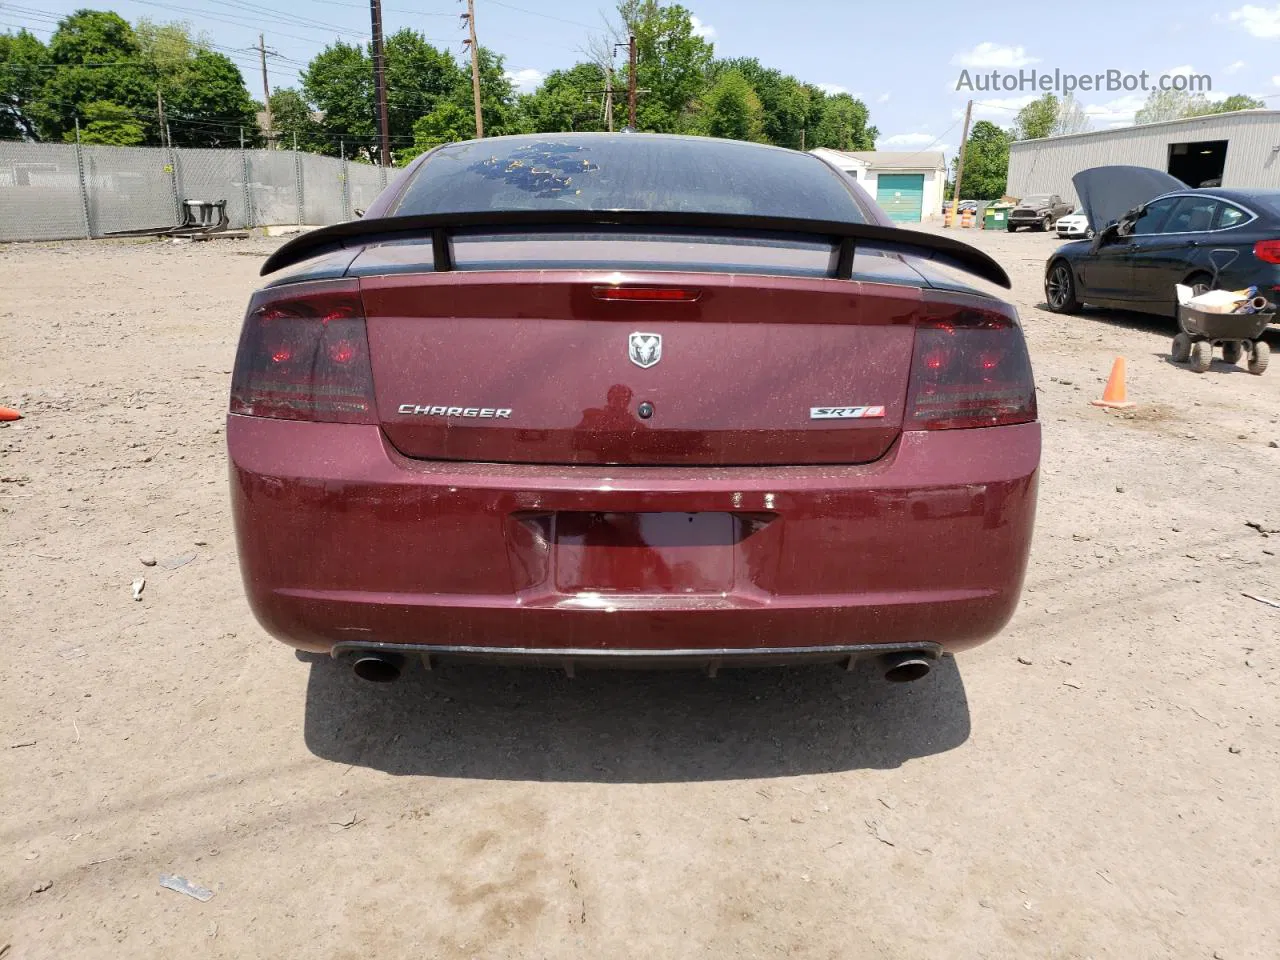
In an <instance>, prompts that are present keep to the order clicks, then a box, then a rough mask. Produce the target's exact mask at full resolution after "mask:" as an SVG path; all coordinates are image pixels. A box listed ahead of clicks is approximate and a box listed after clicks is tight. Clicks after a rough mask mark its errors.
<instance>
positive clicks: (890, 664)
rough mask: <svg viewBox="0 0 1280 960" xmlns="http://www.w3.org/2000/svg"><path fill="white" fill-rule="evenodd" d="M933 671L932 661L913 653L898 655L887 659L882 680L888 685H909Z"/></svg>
mask: <svg viewBox="0 0 1280 960" xmlns="http://www.w3.org/2000/svg"><path fill="white" fill-rule="evenodd" d="M932 669H933V661H932V660H930V659H929V658H928V657H922V656H920V655H919V654H915V653H906V654H898V655H896V656H892V657H887V658H886V662H885V669H884V678H885V679H886V680H888V681H889V682H890V683H911V682H912V681H913V680H921V679H923V678H924V677H927V676H928V675H929V671H931V670H932Z"/></svg>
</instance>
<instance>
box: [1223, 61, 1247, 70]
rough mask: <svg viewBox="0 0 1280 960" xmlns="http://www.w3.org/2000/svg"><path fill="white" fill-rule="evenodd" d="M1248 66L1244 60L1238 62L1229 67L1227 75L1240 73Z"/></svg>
mask: <svg viewBox="0 0 1280 960" xmlns="http://www.w3.org/2000/svg"><path fill="white" fill-rule="evenodd" d="M1245 66H1246V64H1245V62H1244V61H1243V60H1237V61H1236V62H1235V63H1233V64H1230V65H1229V66H1228V67H1227V73H1239V72H1240V71H1241V70H1243V69H1244V68H1245Z"/></svg>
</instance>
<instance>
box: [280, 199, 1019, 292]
mask: <svg viewBox="0 0 1280 960" xmlns="http://www.w3.org/2000/svg"><path fill="white" fill-rule="evenodd" d="M584 227H623V228H636V229H655V228H665V229H671V228H675V229H679V230H706V231H719V232H731V233H735V234H743V235H748V234H749V235H755V236H762V235H764V236H778V235H789V236H790V237H795V236H797V235H798V236H802V237H804V238H806V239H822V240H828V241H830V242H832V243H833V244H835V246H836V251H835V255H834V256H833V257H832V265H831V275H832V277H834V278H836V279H840V280H848V279H849V278H850V277H852V275H853V254H854V250H855V249H856V248H857V247H859V246H865V247H867V248H869V249H874V250H879V251H883V252H885V253H897V254H903V255H906V256H909V257H918V258H920V259H923V260H933V261H936V262H937V263H941V264H945V265H946V266H949V267H954V268H955V269H957V270H962V271H964V272H965V273H970V274H973V275H974V276H977V277H981V278H982V279H983V280H989V281H991V282H992V283H995V284H998V285H1000V286H1002V287H1006V288H1007V287H1009V286H1010V283H1009V275H1008V274H1007V273H1005V271H1004V268H1003V267H1001V266H1000V264H998V263H996V261H995V260H993V259H991V257H989V256H987V255H986V254H985V253H983V252H982V251H981V250H977V249H975V248H974V247H971V246H969V245H968V244H967V243H961V242H960V241H959V240H952V239H951V238H950V237H940V236H938V235H936V234H932V233H923V232H920V231H918V230H904V229H901V228H898V227H882V226H880V225H879V224H874V223H843V222H840V221H836V220H805V219H794V218H790V217H757V216H752V215H750V214H740V213H670V212H666V211H649V210H509V211H483V212H480V213H440V214H425V215H417V216H407V217H384V218H381V219H376V220H351V221H348V222H347V223H337V224H334V225H333V226H330V227H321V228H320V229H319V230H312V231H311V232H309V233H304V234H302V235H301V236H298V237H295V238H294V239H292V240H290V241H289V242H288V243H286V244H285V245H284V246H282V247H281V248H280V249H279V250H277V251H275V253H273V254H271V256H269V257H267V260H266V262H265V263H264V264H263V265H262V275H263V276H266V275H267V274H268V273H273V272H274V271H276V270H280V269H281V268H283V267H288V266H292V265H293V264H295V263H301V262H302V261H303V260H308V259H310V258H311V257H316V256H320V255H321V254H325V253H332V252H334V251H336V250H342V249H344V248H348V247H362V246H367V245H369V244H375V243H387V242H391V241H397V240H411V239H415V238H421V239H426V238H428V237H430V239H431V250H432V256H433V259H434V262H435V269H436V271H437V272H443V271H447V270H452V269H453V268H454V263H453V250H452V247H451V246H450V242H449V241H450V239H451V238H452V236H453V235H454V234H455V233H456V232H458V231H460V230H503V231H512V230H515V231H529V232H535V231H545V230H547V229H548V228H550V229H555V230H564V229H572V228H579V229H580V228H584Z"/></svg>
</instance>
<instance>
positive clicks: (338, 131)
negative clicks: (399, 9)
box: [302, 40, 378, 157]
mask: <svg viewBox="0 0 1280 960" xmlns="http://www.w3.org/2000/svg"><path fill="white" fill-rule="evenodd" d="M302 92H303V93H304V94H305V95H306V98H307V100H308V101H309V102H310V103H312V104H314V105H315V107H316V109H317V110H319V111H320V112H321V113H322V114H323V115H324V120H323V124H324V129H325V132H326V133H327V134H328V135H329V137H330V138H331V140H332V142H331V144H329V145H327V146H326V148H325V151H324V152H325V153H331V154H336V153H337V152H338V142H339V141H340V140H345V141H346V142H347V143H348V144H350V145H351V147H352V150H353V152H354V151H356V150H362V151H364V152H365V153H366V154H367V155H368V156H370V157H373V156H376V155H377V152H378V131H377V127H376V126H375V124H374V96H373V67H372V65H371V63H370V61H369V58H368V57H366V56H365V52H364V50H363V49H361V48H360V47H359V46H356V45H353V44H349V43H344V42H343V41H341V40H338V41H335V42H334V43H332V44H330V45H329V46H327V47H325V48H324V49H323V50H321V51H320V52H319V53H317V54H316V55H315V56H314V57H312V58H311V62H310V63H308V64H307V67H306V69H305V70H303V71H302Z"/></svg>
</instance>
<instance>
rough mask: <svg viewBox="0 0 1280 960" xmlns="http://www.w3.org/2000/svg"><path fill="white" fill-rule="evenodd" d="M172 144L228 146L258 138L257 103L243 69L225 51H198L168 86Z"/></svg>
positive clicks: (250, 143) (165, 95) (167, 94)
mask: <svg viewBox="0 0 1280 960" xmlns="http://www.w3.org/2000/svg"><path fill="white" fill-rule="evenodd" d="M162 89H163V92H164V98H165V117H166V119H167V120H168V121H169V129H170V131H171V132H172V135H173V142H174V144H175V145H177V146H184V147H219V146H222V147H229V146H232V145H233V144H238V143H239V140H240V131H241V130H243V131H244V137H245V143H246V144H247V145H257V143H258V142H259V139H260V138H259V133H258V117H257V113H258V111H257V106H256V104H255V103H254V102H253V99H252V98H251V97H250V96H249V91H248V90H246V89H245V86H244V78H243V77H241V75H240V68H239V67H237V66H236V65H235V64H234V63H232V62H231V61H230V60H229V59H227V58H226V57H224V56H223V55H222V54H220V53H212V52H210V51H208V50H196V52H195V54H194V56H192V57H191V58H190V59H189V60H187V61H186V62H185V63H184V64H182V65H181V67H179V68H177V69H175V72H174V76H173V79H172V80H170V81H169V82H166V83H165V84H164V85H163V87H162Z"/></svg>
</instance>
